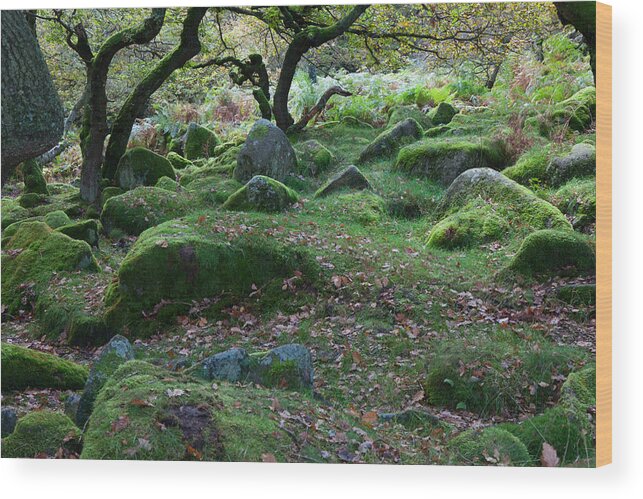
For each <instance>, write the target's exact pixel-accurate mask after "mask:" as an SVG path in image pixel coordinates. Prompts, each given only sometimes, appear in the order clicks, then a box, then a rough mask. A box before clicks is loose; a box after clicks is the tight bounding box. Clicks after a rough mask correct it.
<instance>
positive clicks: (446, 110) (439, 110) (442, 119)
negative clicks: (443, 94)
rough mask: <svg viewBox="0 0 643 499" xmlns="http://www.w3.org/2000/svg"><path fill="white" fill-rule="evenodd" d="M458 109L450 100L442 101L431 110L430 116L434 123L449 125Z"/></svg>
mask: <svg viewBox="0 0 643 499" xmlns="http://www.w3.org/2000/svg"><path fill="white" fill-rule="evenodd" d="M456 114H458V111H457V110H456V108H455V107H453V106H452V105H451V104H449V103H448V102H440V104H438V105H437V107H435V108H433V109H431V111H429V118H430V119H431V121H432V122H433V124H434V125H448V124H449V123H451V120H452V119H453V117H454V116H455V115H456Z"/></svg>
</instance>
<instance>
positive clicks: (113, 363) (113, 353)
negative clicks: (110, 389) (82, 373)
mask: <svg viewBox="0 0 643 499" xmlns="http://www.w3.org/2000/svg"><path fill="white" fill-rule="evenodd" d="M133 359H134V349H133V348H132V345H131V344H130V342H129V341H127V338H124V337H122V336H120V335H116V336H114V337H113V338H112V339H111V340H110V341H109V343H107V345H105V347H104V348H103V350H102V351H101V353H100V355H99V356H98V358H97V359H96V360H95V361H94V363H93V364H92V368H91V371H90V372H89V377H88V378H87V382H86V383H85V384H84V389H83V394H82V395H81V397H80V401H79V402H78V409H77V411H76V423H77V424H78V426H80V427H81V428H83V427H84V426H85V423H86V422H87V419H88V418H89V416H90V414H91V413H92V410H93V409H94V401H95V400H96V397H97V396H98V393H99V392H100V390H101V388H103V386H104V385H105V383H107V380H108V379H109V377H110V376H111V375H112V374H114V373H115V372H116V370H117V369H118V368H119V367H120V366H121V365H123V364H125V363H126V362H127V361H130V360H133Z"/></svg>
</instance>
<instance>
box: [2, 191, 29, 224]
mask: <svg viewBox="0 0 643 499" xmlns="http://www.w3.org/2000/svg"><path fill="white" fill-rule="evenodd" d="M0 211H1V212H2V230H4V229H6V228H7V227H9V226H10V225H11V224H14V223H16V222H19V221H20V220H24V219H25V218H29V210H27V209H26V208H23V207H22V206H20V204H19V203H18V201H17V200H15V199H11V198H3V199H2V209H1V210H0Z"/></svg>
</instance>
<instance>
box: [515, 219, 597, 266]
mask: <svg viewBox="0 0 643 499" xmlns="http://www.w3.org/2000/svg"><path fill="white" fill-rule="evenodd" d="M595 268H596V254H595V252H594V248H593V247H592V246H591V245H590V244H589V243H588V242H587V240H586V239H585V238H584V237H582V236H581V235H580V234H577V233H574V232H572V231H560V230H539V231H536V232H533V233H531V234H529V235H528V236H527V237H526V238H525V240H524V241H523V242H522V244H521V245H520V248H519V249H518V252H517V253H516V255H515V256H514V257H513V259H512V260H511V263H510V264H509V269H510V270H512V271H514V272H518V273H523V274H548V273H552V272H560V271H565V272H566V273H569V272H572V273H577V272H594V271H595Z"/></svg>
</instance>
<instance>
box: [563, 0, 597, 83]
mask: <svg viewBox="0 0 643 499" xmlns="http://www.w3.org/2000/svg"><path fill="white" fill-rule="evenodd" d="M554 5H555V6H556V11H557V12H558V18H559V19H560V22H561V23H563V24H571V25H572V26H574V28H576V29H577V30H578V31H580V33H581V34H582V35H583V38H585V43H586V44H587V49H588V50H589V63H590V66H591V68H592V74H593V75H594V84H596V3H595V2H555V3H554Z"/></svg>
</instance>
